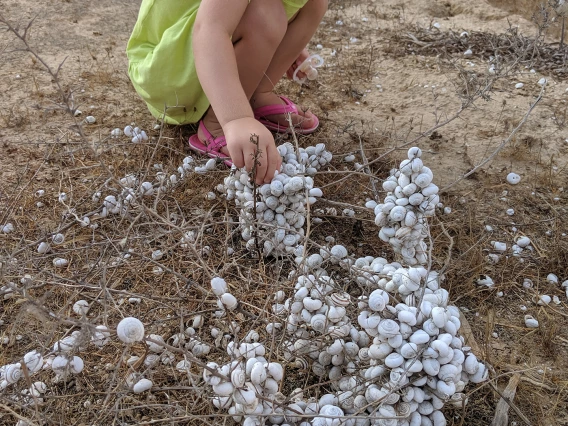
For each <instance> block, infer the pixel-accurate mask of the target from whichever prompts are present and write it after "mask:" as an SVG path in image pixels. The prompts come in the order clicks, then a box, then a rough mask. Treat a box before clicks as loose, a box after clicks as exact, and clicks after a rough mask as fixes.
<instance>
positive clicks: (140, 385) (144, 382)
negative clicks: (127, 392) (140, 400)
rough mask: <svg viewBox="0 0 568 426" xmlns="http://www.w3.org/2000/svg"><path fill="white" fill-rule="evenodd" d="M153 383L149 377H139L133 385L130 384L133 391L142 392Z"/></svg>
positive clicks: (148, 388)
mask: <svg viewBox="0 0 568 426" xmlns="http://www.w3.org/2000/svg"><path fill="white" fill-rule="evenodd" d="M153 385H154V384H153V383H152V381H151V380H149V379H140V380H139V381H138V382H136V384H135V385H134V386H132V391H133V392H134V393H142V392H146V391H147V390H150V389H151V388H152V386H153Z"/></svg>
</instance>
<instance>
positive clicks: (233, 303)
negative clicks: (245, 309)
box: [220, 293, 238, 311]
mask: <svg viewBox="0 0 568 426" xmlns="http://www.w3.org/2000/svg"><path fill="white" fill-rule="evenodd" d="M220 300H221V303H222V304H223V305H224V306H225V307H226V308H227V309H228V310H230V311H232V310H234V309H235V308H236V307H237V305H238V301H237V298H236V297H235V296H233V295H232V294H231V293H223V294H222V295H221V297H220Z"/></svg>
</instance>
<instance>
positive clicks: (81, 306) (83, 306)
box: [73, 300, 89, 315]
mask: <svg viewBox="0 0 568 426" xmlns="http://www.w3.org/2000/svg"><path fill="white" fill-rule="evenodd" d="M73 312H75V313H76V314H77V315H87V312H89V302H87V301H86V300H77V301H76V302H75V303H74V304H73Z"/></svg>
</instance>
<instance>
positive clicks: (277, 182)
mask: <svg viewBox="0 0 568 426" xmlns="http://www.w3.org/2000/svg"><path fill="white" fill-rule="evenodd" d="M278 152H279V153H280V155H281V156H282V168H281V171H280V173H279V174H277V175H276V176H275V177H274V178H273V179H272V182H271V183H270V184H264V185H261V186H259V187H258V188H256V189H257V193H256V194H255V187H254V185H253V183H252V182H251V181H250V176H251V175H250V174H249V173H248V172H247V171H245V170H244V169H243V170H236V171H234V173H232V174H231V175H230V176H228V177H227V178H225V194H226V197H227V199H228V200H233V199H234V200H235V204H236V206H237V207H239V208H240V213H239V223H240V229H241V236H242V238H243V239H244V240H245V241H246V242H247V248H248V249H249V250H252V249H254V248H255V247H256V245H257V241H256V240H257V239H258V244H259V247H261V249H262V252H263V255H264V256H268V255H270V254H271V253H273V252H275V253H280V254H281V253H290V252H292V251H293V250H294V248H295V247H296V246H297V245H298V244H299V242H300V241H301V239H302V237H303V236H304V224H305V222H306V204H307V203H308V204H310V205H311V204H313V203H315V202H316V200H317V198H318V197H321V196H322V195H323V194H322V191H321V189H319V188H317V187H315V186H314V180H313V178H312V176H313V175H314V174H315V173H316V172H317V170H318V169H319V168H321V167H322V166H325V165H327V164H328V163H329V162H330V161H331V159H332V155H331V153H330V152H329V151H326V149H325V145H324V144H318V145H316V146H315V147H314V146H311V147H308V148H306V149H304V148H300V150H299V153H296V151H295V149H294V147H293V145H292V144H290V143H285V144H283V145H280V146H278Z"/></svg>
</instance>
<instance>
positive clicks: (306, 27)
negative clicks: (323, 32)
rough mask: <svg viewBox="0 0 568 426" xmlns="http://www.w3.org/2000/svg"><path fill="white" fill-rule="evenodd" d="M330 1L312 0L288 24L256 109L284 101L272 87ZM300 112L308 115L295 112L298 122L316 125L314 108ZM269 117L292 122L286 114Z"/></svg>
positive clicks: (254, 98)
mask: <svg viewBox="0 0 568 426" xmlns="http://www.w3.org/2000/svg"><path fill="white" fill-rule="evenodd" d="M327 4H328V0H308V2H307V3H306V5H305V6H304V7H303V8H302V9H300V11H299V12H298V14H297V16H296V17H295V18H294V20H293V21H292V22H291V23H290V24H289V25H288V29H287V31H286V35H285V36H284V39H283V40H282V43H280V46H278V49H277V50H276V53H275V54H274V57H273V58H272V61H271V62H270V66H269V67H268V69H267V71H266V73H265V75H264V77H263V78H262V81H261V82H260V84H259V86H258V88H257V89H256V91H255V93H254V95H253V96H252V99H251V104H252V107H253V108H254V109H256V108H259V107H262V106H265V105H273V104H278V103H281V102H282V101H281V100H280V98H278V96H276V95H275V94H274V93H273V92H272V90H273V89H274V86H275V85H276V83H277V82H278V81H279V80H280V79H281V78H282V76H283V75H284V74H285V73H286V70H287V69H288V68H289V67H290V65H291V64H292V63H293V62H294V61H295V60H296V59H297V58H298V56H299V55H300V53H301V52H302V50H303V49H304V48H305V47H306V46H307V44H308V43H309V41H310V40H311V39H312V37H313V35H314V34H315V32H316V30H317V28H318V26H319V24H320V22H321V20H322V19H323V16H324V14H325V12H326V11H327ZM299 112H300V114H303V115H304V116H303V117H302V116H292V122H293V123H294V125H300V126H301V127H303V128H310V127H311V126H312V125H313V121H312V119H311V116H312V114H311V113H310V112H306V113H302V109H301V108H299ZM267 119H269V120H270V121H274V122H277V123H279V124H282V125H287V124H288V123H287V120H286V117H285V116H283V115H280V116H278V115H276V116H268V117H267Z"/></svg>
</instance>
